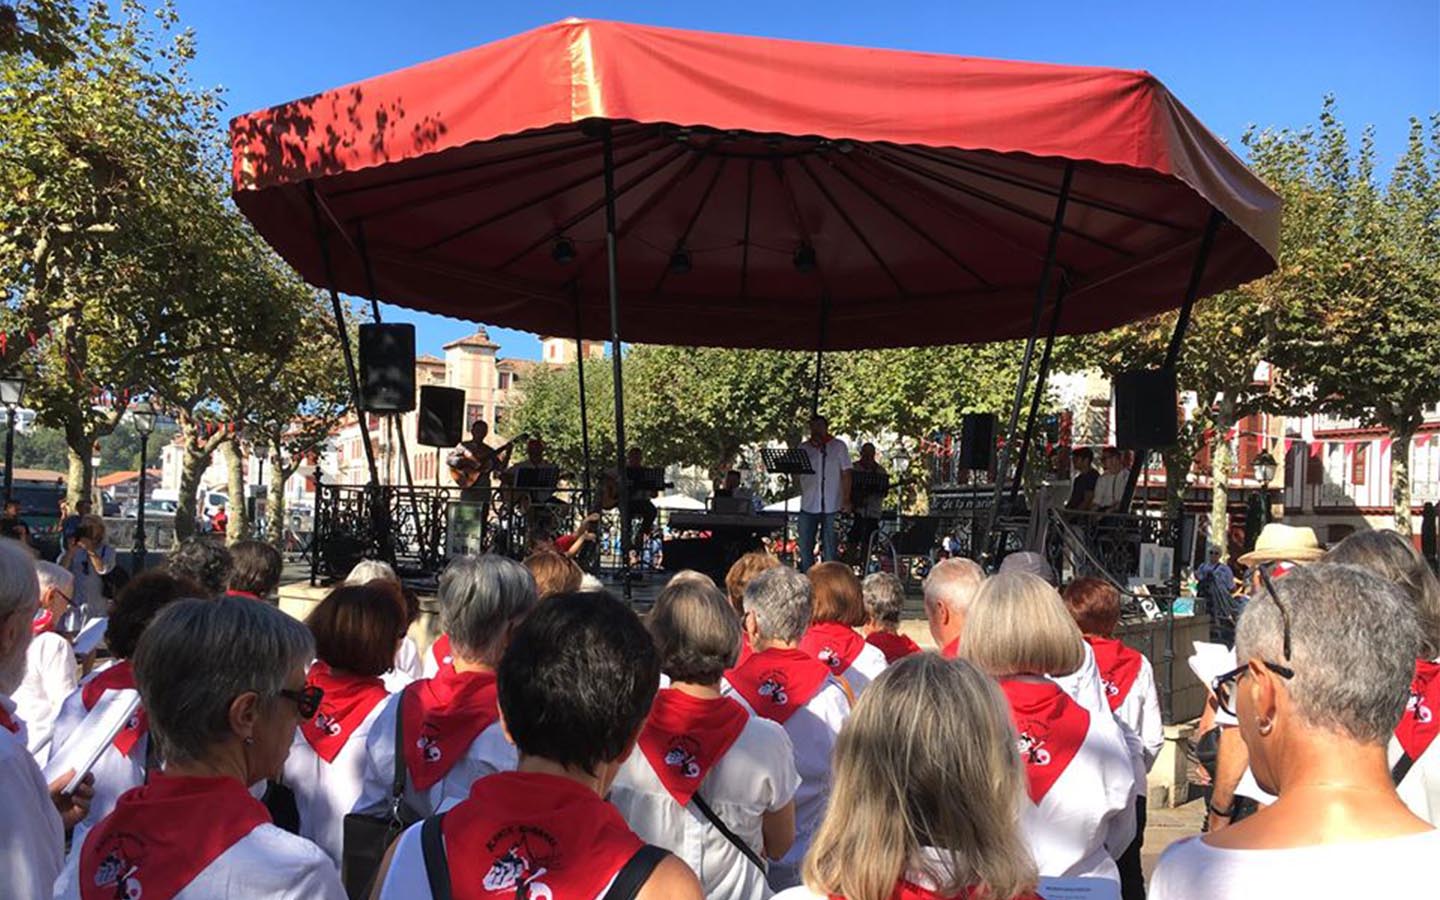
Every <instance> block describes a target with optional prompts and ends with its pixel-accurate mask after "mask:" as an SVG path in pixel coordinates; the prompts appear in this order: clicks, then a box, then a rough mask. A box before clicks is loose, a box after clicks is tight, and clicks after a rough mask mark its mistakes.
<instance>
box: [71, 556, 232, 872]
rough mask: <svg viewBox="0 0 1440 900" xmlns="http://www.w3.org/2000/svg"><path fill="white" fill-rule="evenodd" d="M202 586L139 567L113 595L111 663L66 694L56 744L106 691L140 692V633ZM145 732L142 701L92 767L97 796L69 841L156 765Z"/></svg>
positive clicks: (108, 633)
mask: <svg viewBox="0 0 1440 900" xmlns="http://www.w3.org/2000/svg"><path fill="white" fill-rule="evenodd" d="M203 592H204V589H203V588H201V587H200V585H198V584H196V583H195V582H193V581H190V580H189V579H185V578H177V577H176V576H174V575H171V574H170V573H169V572H166V571H164V570H161V569H152V570H151V571H148V572H142V573H140V574H139V575H137V576H135V577H134V578H132V579H130V581H129V583H127V584H126V585H125V587H124V589H123V590H121V591H120V596H119V597H116V598H115V608H114V609H112V610H111V611H110V620H109V621H108V622H107V623H106V625H105V644H106V646H107V647H109V649H110V654H111V656H113V657H114V658H115V663H114V664H113V665H111V666H109V667H108V668H105V669H101V670H100V671H98V672H94V673H92V674H91V675H89V676H88V677H86V678H85V679H84V680H83V681H81V682H80V689H79V690H78V691H74V692H72V693H71V694H70V696H69V697H66V698H65V702H64V703H63V704H62V705H61V706H60V715H59V716H58V717H57V718H56V719H55V738H54V741H53V746H54V747H63V746H64V745H65V743H66V742H67V741H69V740H70V738H71V735H72V734H73V733H74V732H75V731H76V730H77V729H78V728H80V727H81V725H82V723H84V721H85V715H86V714H87V713H88V712H89V711H90V710H91V709H94V708H95V704H97V703H99V702H100V698H101V697H102V696H103V695H104V694H105V692H106V691H122V692H126V691H128V692H130V693H138V691H137V690H136V688H135V673H134V669H133V667H132V665H131V662H130V659H131V657H132V656H134V655H135V647H136V645H137V644H139V642H140V635H141V634H143V633H144V631H145V628H146V627H147V626H148V625H149V624H150V620H151V619H153V618H155V614H156V613H158V612H159V611H160V610H161V608H163V607H164V606H166V605H168V604H170V603H173V602H174V601H176V600H183V599H185V598H187V597H195V596H196V595H198V594H202V593H203ZM149 735H150V723H149V719H148V718H147V717H146V715H145V709H144V707H143V706H142V707H141V708H140V711H139V712H138V713H136V715H135V716H134V717H133V718H132V719H131V720H130V721H129V722H128V723H126V725H125V727H124V728H122V729H121V730H120V733H119V734H117V735H116V736H115V738H114V740H112V741H111V742H110V746H108V747H106V748H105V751H104V752H103V753H101V754H100V758H99V759H98V760H97V761H96V763H95V766H94V768H92V769H91V770H90V771H91V774H93V775H94V776H95V799H94V802H92V803H91V805H90V811H89V814H88V815H86V816H85V817H84V819H83V820H82V821H81V822H80V823H79V824H78V825H76V826H75V834H74V835H73V836H72V839H71V846H72V847H78V846H79V845H80V843H81V841H82V840H84V837H85V833H86V832H87V831H89V829H90V828H92V827H93V826H94V825H95V823H96V822H99V821H100V820H101V819H103V818H105V817H106V816H107V815H109V814H110V810H112V809H114V808H115V801H116V800H117V799H119V797H120V795H121V794H123V793H125V792H126V791H128V790H130V789H131V788H133V787H139V786H140V785H142V784H144V783H145V780H146V778H147V776H148V775H149V774H150V771H151V770H152V769H158V768H159V764H160V763H159V759H160V754H159V750H158V748H156V747H154V746H153V745H152V744H151V743H150V738H149Z"/></svg>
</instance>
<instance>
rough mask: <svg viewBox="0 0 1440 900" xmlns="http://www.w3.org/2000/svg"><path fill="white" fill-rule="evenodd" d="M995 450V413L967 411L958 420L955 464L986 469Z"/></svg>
mask: <svg viewBox="0 0 1440 900" xmlns="http://www.w3.org/2000/svg"><path fill="white" fill-rule="evenodd" d="M994 452H995V414H994V413H968V414H966V416H965V418H964V419H962V420H961V422H960V452H959V458H958V461H957V464H958V465H959V466H960V468H962V469H976V470H979V471H986V470H988V469H989V468H990V457H991V455H992V454H993V453H994Z"/></svg>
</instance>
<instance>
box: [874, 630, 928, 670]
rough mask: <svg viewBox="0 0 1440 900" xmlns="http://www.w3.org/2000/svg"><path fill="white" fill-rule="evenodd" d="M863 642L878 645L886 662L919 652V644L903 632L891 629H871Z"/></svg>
mask: <svg viewBox="0 0 1440 900" xmlns="http://www.w3.org/2000/svg"><path fill="white" fill-rule="evenodd" d="M865 643H867V644H873V645H874V646H876V647H879V648H880V652H881V653H883V654H885V662H886V663H893V662H894V661H895V660H897V659H904V658H905V657H907V656H909V655H910V654H912V653H919V652H920V645H919V644H917V643H915V642H914V641H912V640H910V638H909V637H907V636H905V635H903V634H896V633H894V632H891V631H872V632H870V633H869V634H867V635H866V636H865Z"/></svg>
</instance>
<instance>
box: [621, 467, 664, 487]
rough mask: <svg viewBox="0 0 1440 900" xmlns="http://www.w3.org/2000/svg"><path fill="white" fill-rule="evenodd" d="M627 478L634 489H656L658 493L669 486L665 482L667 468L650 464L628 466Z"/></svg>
mask: <svg viewBox="0 0 1440 900" xmlns="http://www.w3.org/2000/svg"><path fill="white" fill-rule="evenodd" d="M625 480H626V482H627V483H628V484H629V485H630V490H632V491H654V492H655V493H657V494H658V493H660V492H661V491H663V490H665V488H666V487H668V486H669V485H667V484H666V483H665V470H664V469H661V468H651V467H649V466H626V467H625Z"/></svg>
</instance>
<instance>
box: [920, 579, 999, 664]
mask: <svg viewBox="0 0 1440 900" xmlns="http://www.w3.org/2000/svg"><path fill="white" fill-rule="evenodd" d="M984 583H985V570H984V569H982V568H980V564H979V563H977V562H975V561H974V560H972V559H963V558H960V557H954V558H951V559H947V560H943V561H941V562H940V563H939V564H938V565H936V566H935V568H933V569H931V570H930V574H929V575H926V576H925V585H924V588H923V590H924V592H925V618H926V619H927V620H928V621H929V623H930V637H931V638H933V639H934V641H935V646H936V647H939V648H940V655H941V656H943V657H945V658H946V659H954V658H955V656H956V654H958V653H959V652H960V635H961V634H962V633H964V631H965V616H966V614H967V613H968V612H969V611H970V604H971V603H972V602H974V600H975V595H976V594H977V593H978V592H979V591H980V585H982V584H984Z"/></svg>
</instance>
